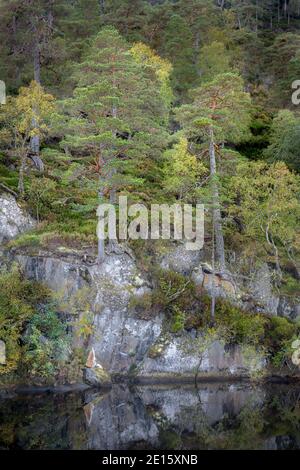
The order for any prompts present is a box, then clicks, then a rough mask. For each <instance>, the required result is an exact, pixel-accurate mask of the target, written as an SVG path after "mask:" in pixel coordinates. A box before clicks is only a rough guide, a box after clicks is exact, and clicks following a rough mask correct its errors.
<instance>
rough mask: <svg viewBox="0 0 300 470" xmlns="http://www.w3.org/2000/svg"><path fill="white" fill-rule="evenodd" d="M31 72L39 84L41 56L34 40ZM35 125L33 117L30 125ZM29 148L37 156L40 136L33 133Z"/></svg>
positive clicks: (37, 44)
mask: <svg viewBox="0 0 300 470" xmlns="http://www.w3.org/2000/svg"><path fill="white" fill-rule="evenodd" d="M33 72H34V80H35V81H36V82H37V83H38V84H39V85H40V84H41V58H40V49H39V43H38V41H36V43H35V46H34V49H33ZM36 126H37V122H36V120H35V119H33V121H32V127H33V128H35V127H36ZM30 148H31V152H32V153H33V154H34V155H36V156H39V154H40V137H39V136H38V135H35V136H33V137H31V139H30Z"/></svg>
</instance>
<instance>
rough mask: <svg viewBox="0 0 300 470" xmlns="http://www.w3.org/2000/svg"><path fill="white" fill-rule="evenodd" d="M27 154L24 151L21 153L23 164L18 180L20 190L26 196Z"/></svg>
mask: <svg viewBox="0 0 300 470" xmlns="http://www.w3.org/2000/svg"><path fill="white" fill-rule="evenodd" d="M25 160H26V157H25V154H24V152H22V153H21V164H20V169H19V182H18V190H19V193H20V194H21V196H22V197H23V196H24V193H25V188H24V170H25Z"/></svg>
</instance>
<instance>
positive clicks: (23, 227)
mask: <svg viewBox="0 0 300 470" xmlns="http://www.w3.org/2000/svg"><path fill="white" fill-rule="evenodd" d="M34 226H35V221H34V220H33V219H32V218H31V217H30V216H29V215H28V214H26V213H25V212H24V210H23V209H21V207H20V206H19V205H18V204H17V202H16V200H15V198H14V197H13V196H11V195H9V194H1V195H0V244H1V243H3V242H6V241H9V240H11V239H13V238H15V237H16V236H18V235H20V234H21V233H23V232H26V231H27V230H30V229H32V228H33V227H34Z"/></svg>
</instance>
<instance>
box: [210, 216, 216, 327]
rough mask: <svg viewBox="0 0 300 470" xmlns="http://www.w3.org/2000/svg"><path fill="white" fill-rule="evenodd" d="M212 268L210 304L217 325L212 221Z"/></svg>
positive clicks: (211, 313)
mask: <svg viewBox="0 0 300 470" xmlns="http://www.w3.org/2000/svg"><path fill="white" fill-rule="evenodd" d="M211 266H212V282H211V304H210V323H211V326H214V324H215V317H216V277H215V276H216V268H215V226H214V221H212V249H211Z"/></svg>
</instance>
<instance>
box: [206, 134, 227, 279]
mask: <svg viewBox="0 0 300 470" xmlns="http://www.w3.org/2000/svg"><path fill="white" fill-rule="evenodd" d="M209 159H210V177H211V181H212V204H213V207H212V219H213V227H214V235H215V236H214V239H215V252H216V261H217V264H218V268H219V269H220V271H221V272H224V271H225V267H226V265H225V247H224V237H223V230H222V216H221V210H220V196H219V188H218V183H217V181H216V178H217V164H216V154H215V142H214V131H213V128H212V127H211V128H210V145H209Z"/></svg>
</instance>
